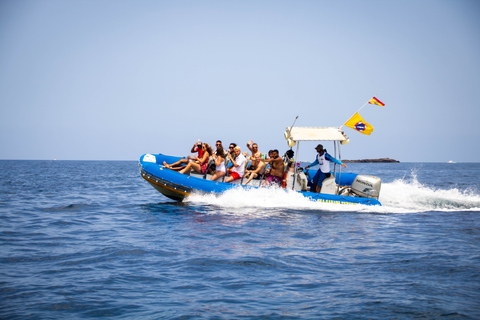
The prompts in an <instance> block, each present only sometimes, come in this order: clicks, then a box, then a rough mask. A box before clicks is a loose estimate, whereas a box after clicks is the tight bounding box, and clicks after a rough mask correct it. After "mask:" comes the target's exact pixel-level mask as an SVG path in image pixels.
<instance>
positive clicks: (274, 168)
mask: <svg viewBox="0 0 480 320" xmlns="http://www.w3.org/2000/svg"><path fill="white" fill-rule="evenodd" d="M262 161H264V162H269V163H270V172H269V173H268V176H267V180H266V181H265V182H264V183H263V185H264V186H268V185H277V186H280V185H281V184H282V179H283V169H284V167H285V164H284V163H283V159H282V157H280V156H278V150H277V149H275V150H273V151H272V156H271V157H270V158H269V159H266V160H262Z"/></svg>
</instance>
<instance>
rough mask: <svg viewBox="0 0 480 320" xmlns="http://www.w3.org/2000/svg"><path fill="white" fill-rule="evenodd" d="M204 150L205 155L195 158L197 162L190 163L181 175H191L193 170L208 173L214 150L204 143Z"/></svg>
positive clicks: (167, 166) (181, 171)
mask: <svg viewBox="0 0 480 320" xmlns="http://www.w3.org/2000/svg"><path fill="white" fill-rule="evenodd" d="M202 150H203V155H202V157H201V158H199V157H197V156H194V157H195V161H190V162H189V163H188V164H187V165H186V166H185V167H184V168H183V169H182V170H180V171H179V172H180V173H183V174H187V175H188V174H190V172H191V171H192V169H193V170H194V171H195V172H198V173H201V174H204V173H205V172H207V167H208V161H209V160H210V155H211V154H212V148H211V147H210V146H209V145H208V143H203V144H202ZM165 167H166V168H168V169H170V168H169V167H170V166H169V165H166V166H165Z"/></svg>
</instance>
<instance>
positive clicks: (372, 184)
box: [351, 175, 382, 200]
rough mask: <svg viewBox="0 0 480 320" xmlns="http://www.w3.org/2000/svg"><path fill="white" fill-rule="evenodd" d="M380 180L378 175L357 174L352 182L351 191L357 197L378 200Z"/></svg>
mask: <svg viewBox="0 0 480 320" xmlns="http://www.w3.org/2000/svg"><path fill="white" fill-rule="evenodd" d="M381 184H382V180H381V179H380V178H379V177H375V176H367V175H358V176H356V177H355V180H353V182H352V187H351V192H352V193H354V194H355V195H356V196H358V197H362V198H374V199H377V200H378V196H379V195H380V186H381Z"/></svg>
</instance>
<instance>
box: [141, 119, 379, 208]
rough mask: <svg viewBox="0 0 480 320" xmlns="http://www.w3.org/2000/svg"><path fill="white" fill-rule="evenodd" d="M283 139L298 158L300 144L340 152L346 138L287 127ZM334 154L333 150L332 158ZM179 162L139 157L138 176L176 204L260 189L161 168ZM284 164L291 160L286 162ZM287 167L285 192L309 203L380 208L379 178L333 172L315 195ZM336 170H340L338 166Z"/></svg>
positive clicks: (335, 131) (297, 171) (336, 131)
mask: <svg viewBox="0 0 480 320" xmlns="http://www.w3.org/2000/svg"><path fill="white" fill-rule="evenodd" d="M285 138H286V139H287V141H288V145H289V146H290V147H292V146H294V145H296V144H297V157H298V147H299V142H300V141H333V142H334V145H335V150H339V149H340V144H341V143H342V142H343V143H345V142H348V137H347V136H346V135H345V133H344V132H343V131H342V130H341V129H340V128H336V127H330V128H298V127H297V128H287V131H286V132H285ZM336 153H337V152H336V151H335V157H336ZM339 155H340V152H339ZM339 155H338V158H339ZM336 158H337V157H336ZM338 158H337V159H338ZM179 159H181V158H180V157H173V156H168V155H164V154H144V155H142V156H141V157H140V163H139V167H140V173H141V175H142V177H143V178H144V179H145V180H147V181H148V183H150V184H151V185H152V186H153V187H154V188H155V189H156V190H157V191H159V192H160V193H162V194H163V195H165V196H167V197H169V198H171V199H173V200H177V201H181V200H183V199H184V198H185V197H187V196H189V195H190V194H222V193H224V192H225V191H228V190H230V189H233V188H244V189H256V188H262V186H261V180H252V181H250V182H249V184H248V185H242V180H235V181H234V182H233V183H225V182H223V179H219V181H211V180H210V178H211V175H208V174H196V173H194V172H192V173H191V174H190V175H185V174H182V173H179V172H176V171H173V170H170V169H167V168H166V167H164V166H163V162H164V161H165V162H167V163H173V162H175V161H177V160H179ZM286 161H290V160H289V159H286ZM295 163H298V161H295ZM287 167H288V166H285V168H286V169H285V173H284V189H285V190H292V191H295V192H298V193H299V194H301V195H303V196H304V197H306V198H308V199H310V200H312V201H319V202H327V203H338V204H365V205H381V204H380V202H379V201H378V197H379V194H380V185H381V179H380V178H378V177H375V176H370V175H359V174H356V173H341V171H339V172H336V170H334V172H333V175H332V176H331V177H330V178H326V179H325V180H324V181H323V184H322V193H315V192H311V191H310V185H309V181H308V180H307V178H306V176H305V174H308V171H306V170H305V171H304V170H303V169H302V168H299V167H298V166H293V167H294V168H290V169H291V171H290V170H289V169H287ZM339 167H340V169H341V166H339ZM335 168H336V166H335ZM315 172H316V170H310V175H311V177H313V175H314V174H315Z"/></svg>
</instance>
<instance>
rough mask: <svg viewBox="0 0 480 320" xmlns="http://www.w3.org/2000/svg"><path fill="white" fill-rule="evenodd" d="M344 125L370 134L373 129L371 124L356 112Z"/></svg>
mask: <svg viewBox="0 0 480 320" xmlns="http://www.w3.org/2000/svg"><path fill="white" fill-rule="evenodd" d="M345 126H347V127H349V128H352V129H354V130H357V131H358V132H360V133H363V134H366V135H370V133H372V131H373V127H372V125H370V124H368V123H367V122H366V121H365V120H363V118H362V117H361V116H360V115H359V114H358V112H357V113H355V114H354V115H353V117H351V118H350V119H349V120H348V121H347V122H345Z"/></svg>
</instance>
